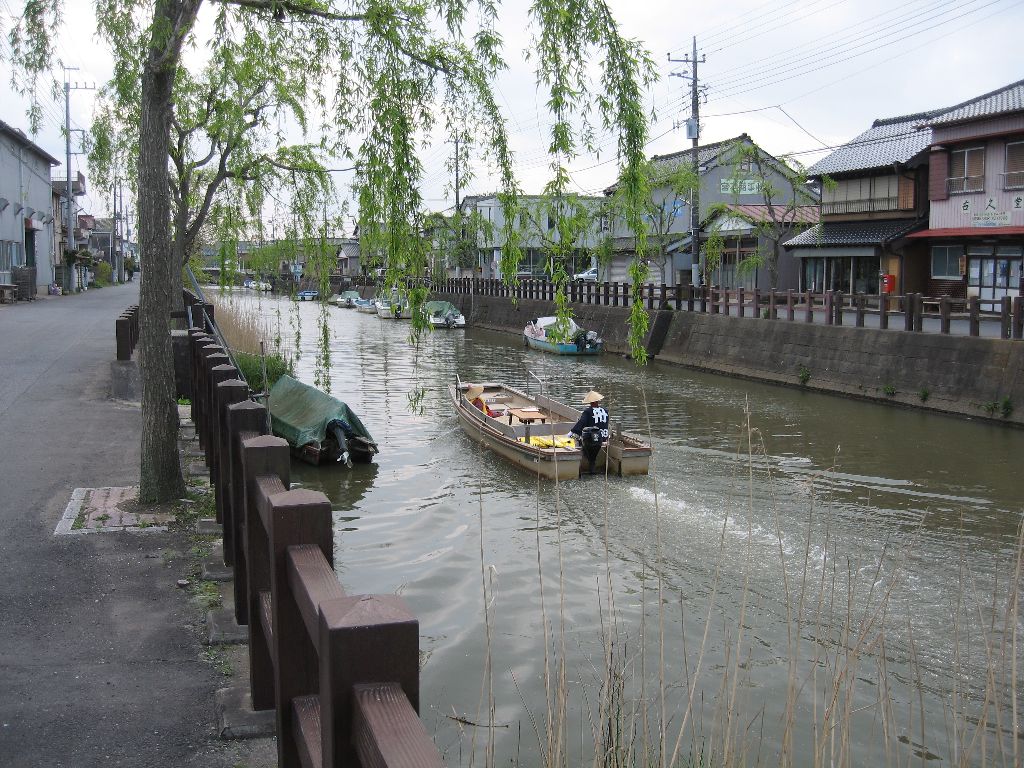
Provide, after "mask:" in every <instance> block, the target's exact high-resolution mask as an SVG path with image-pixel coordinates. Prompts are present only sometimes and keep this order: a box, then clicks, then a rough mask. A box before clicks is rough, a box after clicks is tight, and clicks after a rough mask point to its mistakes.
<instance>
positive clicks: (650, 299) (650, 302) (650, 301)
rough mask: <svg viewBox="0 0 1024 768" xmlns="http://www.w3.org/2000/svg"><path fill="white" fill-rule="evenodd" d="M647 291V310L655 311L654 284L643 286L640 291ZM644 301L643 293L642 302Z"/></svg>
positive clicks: (641, 295)
mask: <svg viewBox="0 0 1024 768" xmlns="http://www.w3.org/2000/svg"><path fill="white" fill-rule="evenodd" d="M645 289H646V291H647V308H648V309H654V283H648V284H647V285H645V286H642V287H641V289H640V290H641V291H643V290H645ZM643 300H644V295H643V293H641V294H640V301H641V302H642V301H643Z"/></svg>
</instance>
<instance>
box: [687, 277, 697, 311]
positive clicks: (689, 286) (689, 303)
mask: <svg viewBox="0 0 1024 768" xmlns="http://www.w3.org/2000/svg"><path fill="white" fill-rule="evenodd" d="M694 298H695V296H694V289H693V283H687V285H686V311H687V312H693V307H694V303H695V302H694Z"/></svg>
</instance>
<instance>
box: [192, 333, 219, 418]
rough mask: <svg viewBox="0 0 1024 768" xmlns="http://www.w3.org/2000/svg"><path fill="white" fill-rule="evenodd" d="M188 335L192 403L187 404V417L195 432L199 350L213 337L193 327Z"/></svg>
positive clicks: (197, 407) (197, 415)
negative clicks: (190, 356)
mask: <svg viewBox="0 0 1024 768" xmlns="http://www.w3.org/2000/svg"><path fill="white" fill-rule="evenodd" d="M188 335H189V348H190V352H191V354H192V364H191V366H190V369H189V372H190V375H191V377H192V397H191V400H192V405H190V406H189V418H191V419H192V426H193V427H195V430H196V434H198V433H199V425H198V422H199V408H200V404H199V398H198V397H197V396H196V393H197V392H199V363H200V360H201V358H202V355H201V354H200V350H201V349H202V348H203V347H205V346H206V345H207V344H209V343H211V342H212V341H213V339H211V338H210V336H209V334H207V333H205V332H204V331H200V330H198V329H196V328H193V329H192V330H190V331H189V332H188Z"/></svg>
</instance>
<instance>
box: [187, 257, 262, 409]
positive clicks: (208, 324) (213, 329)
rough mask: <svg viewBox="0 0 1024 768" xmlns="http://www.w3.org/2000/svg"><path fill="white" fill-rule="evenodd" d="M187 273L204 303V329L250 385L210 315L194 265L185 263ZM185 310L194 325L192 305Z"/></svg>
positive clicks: (191, 324)
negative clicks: (193, 268) (193, 270)
mask: <svg viewBox="0 0 1024 768" xmlns="http://www.w3.org/2000/svg"><path fill="white" fill-rule="evenodd" d="M185 274H187V275H188V278H189V280H190V281H191V283H192V287H193V288H194V289H195V290H194V291H193V294H194V295H195V296H196V298H198V299H199V301H200V302H202V304H201V306H202V307H203V309H202V313H203V316H202V321H203V322H202V328H203V329H204V330H205V329H209V332H210V333H211V334H213V338H214V339H216V340H217V343H218V344H219V345H220V346H221V347H223V349H224V354H226V355H227V356H228V360H230V361H231V365H232V366H234V369H235V370H236V371H238V378H240V379H241V380H242V381H244V382H245V383H246V386H248V385H249V380H248V379H247V378H246V377H245V373H244V372H243V371H242V369H241V367H240V366H239V365H238V360H237V359H236V358H235V355H234V350H232V348H231V347H230V346H229V345H228V342H227V339H225V338H224V334H223V333H221V330H220V326H218V325H217V321H216V320H214V319H213V318H212V317H210V315H209V314H208V313H207V312H206V305H207V304H209V303H210V302H208V301H207V300H206V294H204V293H203V289H202V288H200V287H199V281H197V280H196V276H195V274H194V273H193V272H192V267H191V266H189V265H188V264H186V265H185ZM185 311H186V312H187V313H188V322H189V326H194V325H195V324H194V322H193V318H192V307H186V308H185ZM263 381H264V384H265V383H266V375H264V377H263ZM249 391H250V392H252V387H251V386H250V387H249ZM253 395H254V396H255V395H256V393H255V392H253Z"/></svg>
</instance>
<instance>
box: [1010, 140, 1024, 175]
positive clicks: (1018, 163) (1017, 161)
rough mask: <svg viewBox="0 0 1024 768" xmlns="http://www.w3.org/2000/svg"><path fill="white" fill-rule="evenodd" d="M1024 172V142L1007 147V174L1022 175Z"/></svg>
mask: <svg viewBox="0 0 1024 768" xmlns="http://www.w3.org/2000/svg"><path fill="white" fill-rule="evenodd" d="M1022 171H1024V141H1017V142H1014V143H1013V144H1007V145H1006V172H1007V173H1021V172H1022Z"/></svg>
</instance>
